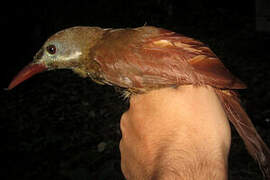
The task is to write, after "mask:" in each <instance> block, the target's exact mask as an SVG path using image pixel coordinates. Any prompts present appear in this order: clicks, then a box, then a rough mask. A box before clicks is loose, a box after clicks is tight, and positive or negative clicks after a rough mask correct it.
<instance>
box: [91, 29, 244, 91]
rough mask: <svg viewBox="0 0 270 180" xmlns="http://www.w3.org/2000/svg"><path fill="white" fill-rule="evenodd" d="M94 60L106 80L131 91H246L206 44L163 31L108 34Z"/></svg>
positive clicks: (126, 31)
mask: <svg viewBox="0 0 270 180" xmlns="http://www.w3.org/2000/svg"><path fill="white" fill-rule="evenodd" d="M94 59H95V60H96V61H97V62H98V64H100V66H101V69H102V72H103V77H104V79H105V81H107V82H109V83H111V84H116V85H119V86H122V87H127V88H148V89H151V88H157V87H164V86H178V85H183V84H195V85H196V84H197V85H203V84H208V85H211V86H214V87H217V88H222V89H241V88H245V85H244V84H243V83H242V82H241V81H240V80H239V79H237V78H236V77H235V76H233V75H232V74H231V73H230V72H229V71H228V70H227V69H226V68H225V66H224V65H223V64H222V62H221V61H220V60H219V59H218V58H217V56H216V55H215V54H214V53H213V52H212V51H211V50H210V49H209V48H208V47H207V46H205V45H204V44H203V43H202V42H200V41H196V40H194V39H192V38H188V37H185V36H182V35H180V34H177V33H174V32H171V31H168V30H164V29H160V28H153V27H142V28H137V29H135V30H134V29H127V30H119V31H114V32H111V33H108V35H107V36H106V37H105V38H104V40H103V42H101V44H100V46H98V48H96V49H95V57H94Z"/></svg>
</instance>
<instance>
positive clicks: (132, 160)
mask: <svg viewBox="0 0 270 180" xmlns="http://www.w3.org/2000/svg"><path fill="white" fill-rule="evenodd" d="M120 126H121V132H122V139H121V141H120V152H121V169H122V172H123V174H124V176H125V177H126V179H128V180H130V179H158V180H159V179H166V180H168V179H185V180H191V179H200V180H204V179H211V180H212V179H213V180H214V179H218V180H221V179H227V169H228V162H227V161H228V155H229V150H230V144H231V131H230V126H229V122H228V120H227V117H226V115H225V113H224V111H223V108H222V105H221V103H220V101H219V99H218V97H217V96H216V94H215V92H214V90H213V88H211V87H209V86H207V87H194V86H192V85H187V86H180V87H178V88H164V89H160V90H153V91H150V92H149V93H146V94H141V95H135V96H132V97H131V99H130V108H129V110H128V111H127V112H125V113H124V114H123V115H122V118H121V123H120Z"/></svg>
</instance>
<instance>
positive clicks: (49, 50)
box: [47, 45, 56, 54]
mask: <svg viewBox="0 0 270 180" xmlns="http://www.w3.org/2000/svg"><path fill="white" fill-rule="evenodd" d="M47 51H48V53H50V54H55V53H56V47H55V45H49V46H47Z"/></svg>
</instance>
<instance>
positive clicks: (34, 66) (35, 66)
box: [7, 63, 48, 90]
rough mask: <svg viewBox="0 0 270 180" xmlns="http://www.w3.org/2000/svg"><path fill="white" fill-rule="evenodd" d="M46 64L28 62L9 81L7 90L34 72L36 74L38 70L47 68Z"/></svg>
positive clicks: (41, 70)
mask: <svg viewBox="0 0 270 180" xmlns="http://www.w3.org/2000/svg"><path fill="white" fill-rule="evenodd" d="M47 69H48V68H47V66H46V65H44V64H41V63H30V64H28V65H27V66H25V67H24V68H23V69H22V70H21V71H20V72H19V73H18V74H17V75H16V76H15V77H14V78H13V80H12V81H11V83H10V84H9V86H8V88H7V89H8V90H11V89H12V88H14V87H15V86H17V85H18V84H20V83H21V82H23V81H25V80H26V79H29V78H30V77H32V76H33V75H35V74H38V73H40V72H43V71H45V70H47Z"/></svg>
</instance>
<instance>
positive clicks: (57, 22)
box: [0, 0, 270, 180]
mask: <svg viewBox="0 0 270 180" xmlns="http://www.w3.org/2000/svg"><path fill="white" fill-rule="evenodd" d="M6 3H7V4H6V5H2V6H1V9H2V10H1V19H0V20H1V42H2V48H1V63H2V64H1V75H0V78H1V83H0V86H1V89H0V103H1V104H0V105H1V106H0V107H1V108H0V128H1V129H0V131H1V142H2V143H1V147H0V156H1V158H2V160H1V161H0V163H1V167H2V168H1V169H2V171H1V172H0V174H1V176H3V178H1V179H4V178H7V179H48V178H49V179H66V180H84V179H123V176H122V174H121V171H120V153H119V150H118V143H119V140H120V137H121V134H120V131H119V119H120V117H121V114H122V113H123V112H124V111H125V110H126V109H127V108H128V102H125V101H123V100H122V99H121V97H120V96H119V94H117V93H116V92H115V91H114V89H113V88H112V87H108V86H100V85H97V84H95V83H93V82H92V81H91V80H89V79H82V78H80V77H78V76H77V75H75V74H73V73H72V72H71V71H69V70H58V71H51V72H45V73H42V74H39V75H36V76H34V77H33V78H31V79H29V80H27V81H25V82H24V83H22V84H21V85H19V86H18V87H16V88H15V89H14V90H12V91H6V90H5V89H4V88H6V87H7V86H8V84H9V82H10V80H11V79H12V77H13V76H14V75H15V74H16V73H17V72H18V71H19V70H20V69H21V68H22V67H23V66H24V65H26V64H27V63H29V62H30V61H31V60H32V57H33V55H34V54H35V53H36V52H37V51H38V50H39V48H40V47H41V46H42V44H43V42H44V41H45V40H46V39H47V38H48V37H49V36H51V35H52V34H54V33H55V32H57V31H59V30H61V29H63V28H67V27H71V26H76V25H85V26H100V27H103V28H108V27H114V28H119V27H121V28H122V27H138V26H142V25H144V24H148V25H154V26H159V27H163V28H167V29H170V30H173V31H176V32H178V33H182V34H185V35H187V36H190V37H193V38H195V39H198V40H201V41H203V42H205V43H206V44H207V45H209V46H210V47H211V49H212V50H213V51H214V52H215V53H216V54H217V55H218V56H219V57H220V58H221V60H222V61H223V62H224V64H225V65H226V66H227V67H228V68H229V69H230V70H231V72H232V73H233V74H235V75H236V76H238V77H239V78H240V79H242V80H243V81H244V82H245V83H246V84H247V85H248V89H247V90H241V91H240V94H241V96H242V100H243V105H244V107H245V108H246V110H247V112H248V113H249V115H250V117H251V118H252V120H253V122H254V124H255V126H256V128H257V130H258V132H259V133H260V134H261V135H262V137H263V139H265V141H266V143H267V144H270V134H269V133H268V129H269V121H270V108H269V107H270V106H269V101H270V91H269V90H270V76H269V75H270V73H269V68H270V65H269V59H270V57H269V51H268V49H269V37H270V36H269V34H267V33H261V32H256V31H255V4H254V2H253V1H249V0H245V1H235V2H230V1H212V0H201V1H196V0H190V1H187V0H186V1H180V0H156V1H154V0H149V1H127V0H115V1H106V0H99V1H86V0H85V1H83V0H80V1H79V0H77V1H63V2H60V1H22V2H15V1H14V2H13V1H9V2H6ZM103 145H105V147H104V148H102V146H103ZM229 176H230V179H237V180H239V179H245V180H246V179H262V177H261V173H260V171H259V169H258V166H257V165H256V163H255V162H254V161H253V160H252V159H251V158H250V156H249V155H248V154H247V152H246V150H245V148H244V145H243V142H242V141H241V139H240V138H239V136H238V135H237V134H236V133H235V131H234V129H233V139H232V149H231V154H230V160H229Z"/></svg>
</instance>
